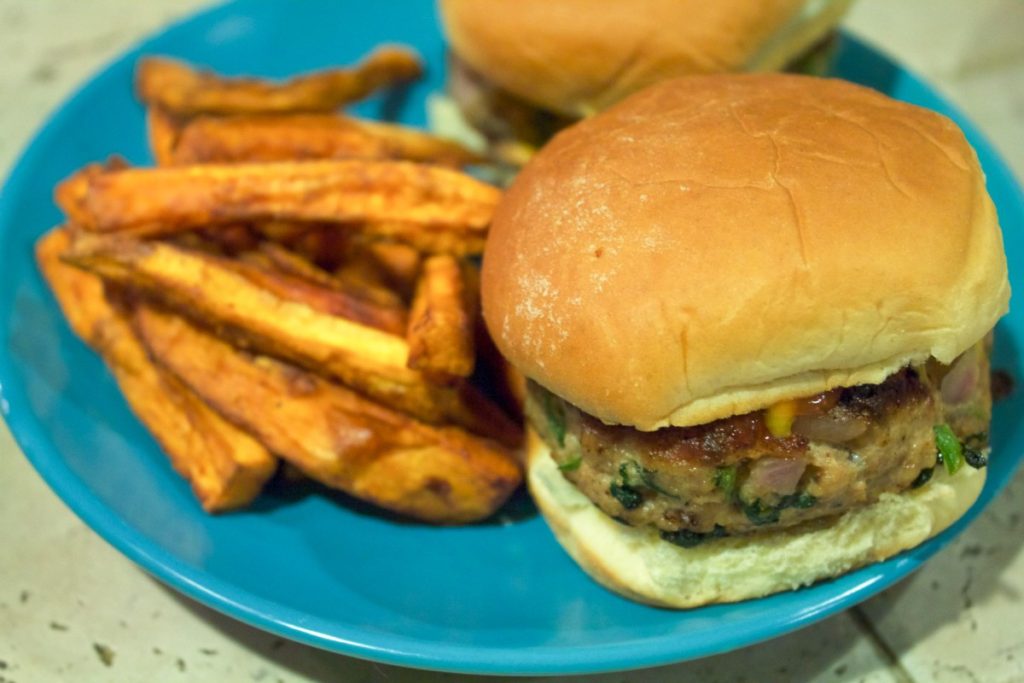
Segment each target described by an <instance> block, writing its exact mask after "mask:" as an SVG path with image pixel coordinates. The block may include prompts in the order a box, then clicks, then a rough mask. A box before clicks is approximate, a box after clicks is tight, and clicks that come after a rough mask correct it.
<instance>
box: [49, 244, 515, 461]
mask: <svg viewBox="0 0 1024 683" xmlns="http://www.w3.org/2000/svg"><path fill="white" fill-rule="evenodd" d="M65 258H66V259H68V260H70V261H71V262H72V263H74V264H75V265H78V266H80V267H83V268H86V269H88V270H91V271H93V272H95V273H97V274H98V275H100V276H101V277H103V278H104V279H105V280H110V281H112V282H115V283H119V284H122V285H126V286H128V287H131V288H133V289H139V290H142V291H143V292H145V293H146V294H147V295H149V296H151V297H154V298H158V299H160V300H162V301H164V302H165V303H166V304H167V305H169V306H171V307H172V308H175V309H177V310H179V311H182V312H183V313H185V314H187V315H189V316H191V317H192V318H194V319H196V320H197V321H199V322H201V323H202V324H205V325H206V326H210V327H215V328H216V329H217V330H218V332H219V333H223V334H225V335H230V336H231V338H232V339H233V340H234V341H235V342H236V343H239V344H244V345H246V346H248V347H249V348H252V349H254V350H256V351H259V352H262V353H266V354H268V355H271V356H277V357H280V358H283V359H286V360H290V361H292V362H295V363H298V364H300V365H303V366H305V367H308V368H310V369H311V370H313V371H314V372H323V373H326V374H329V375H332V376H334V377H336V378H337V379H339V380H341V381H342V382H344V383H345V384H347V385H348V386H350V387H352V388H353V389H355V390H357V391H360V392H362V393H364V394H366V395H367V396H369V397H371V398H373V399H375V400H378V401H381V402H382V403H384V404H386V405H388V406H391V407H394V408H397V409H399V410H402V411H404V412H406V413H408V414H410V415H413V416H414V417H417V418H419V419H421V420H424V421H426V422H430V423H435V424H436V423H441V422H445V421H451V422H454V423H456V424H459V425H462V426H465V427H467V428H469V429H470V430H472V431H474V432H476V433H478V434H483V435H487V436H494V437H495V438H497V439H499V440H501V441H503V442H504V443H515V442H516V441H518V439H519V428H518V427H517V426H516V425H515V424H514V423H512V422H511V421H510V420H509V419H508V417H507V416H505V415H504V413H502V412H501V410H500V409H498V408H497V407H496V406H495V405H494V404H493V403H491V402H490V401H488V400H486V399H485V398H484V397H483V396H482V395H480V394H479V392H477V391H475V390H474V389H473V388H472V387H471V386H470V385H469V384H468V383H466V382H456V383H453V384H451V385H448V386H439V385H435V384H433V383H431V382H430V381H429V380H428V378H426V377H425V376H424V375H423V373H420V372H418V371H416V370H411V369H409V368H408V367H406V362H407V360H408V356H409V347H408V344H407V343H406V341H405V339H404V338H402V337H401V336H398V335H393V334H389V333H386V332H382V331H380V330H376V329H373V328H371V327H367V326H365V325H361V324H359V323H357V322H353V321H351V320H346V319H345V318H341V317H338V316H333V315H327V314H324V313H321V312H319V311H317V310H315V309H313V308H311V307H309V306H308V305H306V304H303V303H298V302H294V301H288V300H286V299H284V298H282V297H280V296H278V295H276V294H275V293H274V292H272V291H270V290H268V289H266V288H264V287H260V286H258V285H257V284H255V283H253V282H251V281H249V280H247V279H246V278H245V277H243V276H241V275H239V274H238V273H236V272H234V271H232V270H231V269H229V268H224V267H222V266H220V265H218V263H217V261H216V260H215V259H211V258H208V257H206V256H204V255H202V254H197V253H192V252H188V251H186V250H182V249H180V248H177V247H175V246H173V245H170V244H167V243H164V242H138V241H135V240H129V239H119V238H117V237H110V236H100V235H95V234H88V233H82V234H79V235H77V236H76V239H75V241H74V242H73V243H72V246H71V249H70V250H69V251H68V253H67V254H66V256H65Z"/></svg>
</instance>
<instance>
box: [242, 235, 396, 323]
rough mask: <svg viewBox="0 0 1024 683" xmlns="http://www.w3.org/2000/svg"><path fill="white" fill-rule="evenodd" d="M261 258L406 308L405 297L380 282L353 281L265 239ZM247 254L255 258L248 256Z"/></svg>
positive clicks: (386, 304)
mask: <svg viewBox="0 0 1024 683" xmlns="http://www.w3.org/2000/svg"><path fill="white" fill-rule="evenodd" d="M257 253H258V254H259V257H260V258H261V259H263V262H264V263H266V264H267V265H268V267H272V268H275V269H277V270H278V271H280V272H282V273H285V274H287V275H291V276H293V277H297V278H300V279H303V280H306V281H307V282H311V283H313V284H317V285H320V286H321V287H327V288H329V289H334V290H338V291H342V292H348V293H349V294H351V295H352V296H354V297H356V298H358V299H362V300H363V301H368V302H370V303H373V304H377V305H378V306H382V307H385V308H402V309H404V304H403V302H402V298H401V297H400V296H399V295H398V294H397V293H396V292H393V291H391V290H390V289H388V288H386V287H384V286H382V285H381V284H380V283H379V281H376V280H369V281H350V280H346V279H344V278H341V277H338V276H336V275H335V274H334V273H329V272H327V271H325V270H323V269H321V268H319V267H318V266H316V265H314V264H313V263H311V262H310V261H308V260H306V259H305V258H304V257H302V256H301V255H299V254H297V253H295V252H293V251H289V250H288V249H285V248H284V247H282V246H281V245H279V244H276V243H274V242H263V243H262V244H260V245H259V248H258V252H257ZM246 257H250V258H251V257H252V256H251V255H246Z"/></svg>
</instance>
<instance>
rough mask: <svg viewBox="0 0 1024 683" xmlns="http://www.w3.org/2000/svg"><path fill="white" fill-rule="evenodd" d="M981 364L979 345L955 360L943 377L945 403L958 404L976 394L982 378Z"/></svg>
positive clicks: (942, 388)
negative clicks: (979, 360) (979, 361)
mask: <svg viewBox="0 0 1024 683" xmlns="http://www.w3.org/2000/svg"><path fill="white" fill-rule="evenodd" d="M979 365H980V363H978V352H977V347H972V348H970V349H968V350H967V351H964V352H963V353H961V354H960V357H959V358H957V359H956V360H955V361H953V367H951V368H950V369H949V372H947V373H946V376H945V377H943V378H942V384H941V385H940V390H941V391H942V402H943V403H947V404H949V405H957V404H958V403H963V402H965V401H967V400H969V399H970V398H971V397H972V396H973V395H974V394H975V392H976V391H977V389H978V380H979V379H980V368H979V367H978V366H979Z"/></svg>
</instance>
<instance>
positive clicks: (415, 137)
mask: <svg viewBox="0 0 1024 683" xmlns="http://www.w3.org/2000/svg"><path fill="white" fill-rule="evenodd" d="M359 125H360V126H361V127H362V128H363V130H366V131H368V132H369V133H371V134H373V135H374V136H376V137H377V138H379V139H380V140H383V141H384V142H385V143H386V144H387V147H388V149H389V150H390V152H391V156H393V157H395V158H396V159H408V160H410V161H425V162H429V163H434V164H444V165H449V166H466V165H469V164H479V163H483V162H484V161H485V160H484V158H483V157H482V156H480V155H479V154H477V153H476V152H474V151H472V150H470V149H468V148H466V147H464V146H463V145H461V144H459V143H458V142H455V141H453V140H448V139H446V138H442V137H438V136H436V135H431V134H430V133H425V132H423V131H421V130H417V129H415V128H410V127H408V126H399V125H395V124H393V123H382V122H379V121H366V120H363V119H360V120H359Z"/></svg>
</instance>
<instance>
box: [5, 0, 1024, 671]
mask: <svg viewBox="0 0 1024 683" xmlns="http://www.w3.org/2000/svg"><path fill="white" fill-rule="evenodd" d="M247 4H248V3H247V1H246V0H233V1H228V2H222V3H218V4H215V5H213V6H210V7H206V8H202V9H200V10H198V11H194V12H191V13H188V14H186V15H184V16H183V17H181V18H179V19H177V20H176V21H174V22H171V23H170V24H167V25H165V26H163V27H159V28H157V29H155V30H154V31H152V32H150V33H148V34H147V35H146V36H144V37H143V38H141V39H140V40H138V41H136V42H135V43H133V44H132V45H131V46H130V47H128V48H127V49H125V50H123V51H121V52H119V53H118V54H117V55H116V56H114V57H113V58H112V59H110V60H108V61H106V62H105V63H103V64H102V65H101V66H100V67H99V68H98V69H96V70H95V71H93V72H92V73H91V74H90V75H89V76H88V77H87V78H86V79H84V80H83V81H82V83H80V84H79V85H78V87H77V88H76V89H75V90H73V91H72V93H71V94H70V95H69V96H67V97H66V98H64V99H62V100H61V101H60V102H59V103H58V104H57V105H56V107H55V108H54V109H53V110H52V111H51V112H50V113H49V114H48V115H47V116H46V117H45V118H44V119H43V121H42V123H41V124H40V125H39V126H38V127H37V128H36V130H35V131H34V132H33V133H32V135H31V137H30V138H29V141H28V142H27V143H26V144H25V145H24V146H23V147H22V149H21V151H20V153H19V154H18V155H17V157H16V158H15V161H14V162H13V163H12V165H11V167H10V170H9V172H8V174H7V177H6V179H5V180H4V183H3V185H2V186H0V188H2V191H0V229H3V230H6V229H7V226H9V224H10V223H11V218H12V216H11V214H12V213H13V211H14V208H13V207H14V204H15V203H16V198H17V197H20V196H21V195H22V194H23V193H24V191H25V190H24V187H26V186H28V185H30V184H31V178H30V177H29V176H28V173H27V169H28V168H29V167H30V166H33V165H35V164H36V163H37V159H38V157H39V156H40V153H41V151H42V150H43V149H44V148H45V147H46V146H48V144H50V143H51V140H53V139H54V137H55V136H56V135H57V133H58V131H59V130H61V129H64V128H66V124H67V120H68V119H69V118H70V116H71V115H72V113H73V112H74V111H75V110H76V109H77V108H78V107H80V106H81V104H82V103H84V102H86V101H88V100H89V98H90V96H91V93H92V92H93V91H94V90H95V89H97V88H98V87H100V84H102V83H104V82H106V81H108V80H109V79H112V78H116V77H117V76H118V73H117V72H118V71H120V70H121V69H122V68H124V67H125V66H126V65H127V66H128V67H129V70H130V66H131V63H133V62H134V60H135V59H137V57H138V56H139V55H141V54H144V53H145V52H147V48H149V47H150V46H151V45H153V44H154V43H155V42H157V41H159V40H162V39H164V38H165V37H166V36H168V34H173V33H177V32H189V31H191V30H194V29H195V25H197V24H202V23H204V22H212V21H215V20H217V18H218V17H220V16H222V15H227V14H228V13H231V12H236V11H242V12H244V8H245V6H246V5H247ZM842 38H843V40H844V41H846V42H849V43H850V44H851V47H852V48H854V49H859V50H863V51H866V52H869V53H872V54H873V55H876V56H879V57H881V58H882V59H884V60H886V61H887V62H889V63H891V64H892V65H894V66H896V67H897V68H898V69H899V71H900V73H901V78H904V79H906V80H908V81H910V82H912V83H913V85H914V86H915V87H918V88H922V89H923V90H925V91H926V92H928V93H929V95H930V96H932V97H934V98H935V99H936V100H938V101H939V102H941V103H942V105H943V107H945V113H947V115H949V116H950V117H951V118H953V119H954V120H955V121H956V122H957V124H958V125H959V126H960V127H961V128H962V129H964V131H965V133H969V137H970V138H971V139H972V141H973V142H974V143H975V146H976V147H978V148H983V149H984V152H985V154H986V156H988V157H989V158H990V159H992V161H993V162H994V164H995V165H996V166H997V167H998V170H999V172H1000V173H1001V174H1002V175H1004V176H1005V177H1006V179H1008V180H1009V181H1010V183H1009V185H1010V187H1011V188H1012V190H1013V191H1014V193H1015V196H1014V203H1015V204H1016V205H1017V208H1018V209H1019V210H1020V211H1024V190H1022V188H1021V186H1020V184H1019V182H1018V181H1017V179H1016V176H1015V174H1014V173H1013V170H1012V168H1010V167H1009V166H1008V165H1007V164H1006V162H1005V161H1004V160H1003V158H1002V156H1001V154H1000V153H999V152H998V150H997V149H996V148H995V147H994V146H993V145H992V144H991V142H989V140H988V138H987V137H986V136H985V135H983V134H982V133H981V132H980V130H979V129H978V128H977V127H976V126H975V125H974V124H973V122H972V121H971V120H970V119H968V118H967V117H966V116H965V115H964V114H963V112H962V111H961V110H960V109H959V108H958V107H957V106H955V105H954V104H953V103H951V102H950V101H949V100H948V99H947V98H946V97H945V95H944V94H943V93H942V92H940V91H939V90H937V89H936V88H934V87H933V86H931V85H930V84H929V83H928V82H927V81H925V80H924V79H922V78H920V77H919V76H918V75H917V74H916V73H915V72H913V71H911V70H910V69H907V68H906V67H905V66H903V65H902V64H901V63H900V62H898V61H896V60H895V59H893V58H892V57H890V56H889V55H888V54H887V53H886V52H885V51H884V50H880V49H879V48H877V47H876V46H875V45H873V44H871V43H870V42H869V41H865V40H863V39H861V38H860V37H857V36H852V35H850V34H849V33H847V32H845V31H844V32H842ZM150 51H151V50H150ZM6 244H7V242H6V240H5V241H2V242H0V262H2V261H3V259H5V258H6V257H7V255H6V254H5V253H4V251H5V249H3V246H4V245H6ZM0 337H2V338H3V339H4V340H5V341H6V340H8V339H9V329H8V327H7V326H6V325H3V326H0ZM76 342H77V340H76ZM11 365H12V359H11V357H10V356H9V354H7V353H3V354H0V414H2V415H3V417H4V419H5V421H6V423H7V426H8V429H9V430H10V433H11V435H12V437H13V439H14V441H15V443H16V444H17V446H18V448H19V449H20V450H21V451H22V453H23V454H24V455H25V457H26V458H27V460H28V461H29V462H30V463H31V464H32V466H33V468H34V469H35V470H36V471H37V472H38V473H39V475H40V476H41V477H42V479H43V480H44V481H45V482H46V484H47V486H48V487H49V488H50V490H51V491H52V492H53V493H54V494H55V495H56V496H57V498H58V499H59V500H60V501H61V502H62V504H63V505H65V506H66V507H67V508H68V509H70V510H71V511H72V512H73V513H74V514H75V515H76V516H77V517H78V518H79V519H81V520H82V521H83V522H84V523H85V524H86V525H87V526H89V527H90V528H91V529H92V530H93V531H95V532H96V533H97V535H98V536H99V537H100V538H102V539H103V540H104V542H106V543H107V544H108V545H110V546H111V547H113V548H114V549H115V550H117V551H118V552H119V553H121V554H122V555H124V556H125V557H127V558H128V559H130V560H131V561H132V562H134V563H135V564H136V565H137V566H139V567H140V568H141V569H143V570H144V571H146V572H147V573H149V574H150V575H152V576H154V577H156V578H157V579H158V580H160V581H161V582H162V583H164V584H165V585H167V586H169V587H170V588H173V589H174V590H176V591H178V592H180V593H182V594H184V595H186V596H187V597H189V598H191V599H193V600H196V601H197V602H200V603H202V604H204V605H206V606H208V607H210V608H212V609H214V610H216V611H218V612H220V613H223V614H225V615H227V616H229V617H231V618H234V619H237V620H239V621H242V622H244V623H246V624H248V625H250V626H253V627H255V628H259V629H261V630H264V631H268V632H271V633H274V634H276V635H279V636H282V637H285V638H288V639H291V640H295V641H298V642H301V643H303V644H305V645H309V646H313V647H317V648H321V649H325V650H328V651H333V652H337V653H339V654H343V655H347V656H353V657H358V658H362V659H368V660H372V661H377V662H382V663H387V664H394V665H399V666H408V667H414V668H419V669H428V670H435V671H446V672H453V673H475V674H481V673H485V674H506V675H507V674H512V675H567V674H583V673H600V672H613V671H623V670H630V669H636V668H645V667H652V666H659V665H665V664H670V663H675V662H681V661H685V660H690V659H697V658H701V657H705V656H711V655H714V654H719V653H722V652H727V651H730V650H733V649H736V648H739V647H746V646H750V645H753V644H756V643H759V642H763V641H765V640H768V639H771V638H775V637H778V636H781V635H784V634H787V633H791V632H794V631H796V630H799V629H801V628H804V627H806V626H809V625H811V624H813V623H816V622H817V621H820V620H822V619H824V618H826V617H828V616H831V615H832V614H835V613H837V612H839V611H841V610H844V609H847V608H849V607H851V606H853V605H855V604H857V603H859V602H861V601H863V600H866V599H868V598H870V597H872V596H873V595H875V594H877V593H878V592H880V591H881V590H883V589H884V588H886V587H888V586H890V585H892V584H894V583H896V582H897V581H900V580H902V579H903V578H905V577H906V576H908V575H909V574H910V573H912V572H914V571H916V570H917V569H918V568H919V567H920V566H921V565H922V564H923V563H924V561H925V560H926V559H928V558H929V557H931V556H932V555H934V554H935V553H936V552H938V551H939V550H941V549H942V548H943V547H945V546H946V545H947V544H948V543H949V542H950V541H951V540H952V539H953V538H954V537H955V536H957V535H958V534H959V533H960V532H961V531H962V530H963V529H964V528H965V527H966V526H967V525H969V524H970V523H971V522H972V521H973V520H974V519H975V518H976V517H977V516H978V514H980V511H981V510H980V509H979V507H978V506H977V505H975V506H972V508H971V510H969V511H968V512H967V513H966V514H965V515H964V516H963V517H962V518H960V519H959V520H958V521H957V522H956V523H955V524H954V525H952V526H951V527H950V528H949V529H947V530H946V531H944V532H943V533H941V534H939V535H938V536H936V537H935V538H933V539H931V541H929V542H928V546H927V547H926V548H925V549H924V551H923V552H913V551H911V552H907V553H902V554H900V555H898V556H896V557H894V558H892V559H890V560H887V561H885V562H883V563H878V564H876V565H873V566H874V567H877V568H879V569H883V570H885V573H884V575H878V574H876V575H874V577H873V578H872V579H871V580H868V581H864V582H861V583H860V584H858V585H856V586H855V587H853V588H851V590H848V591H846V592H845V593H843V594H840V595H839V596H837V597H836V598H834V599H832V600H829V601H825V602H823V603H821V604H818V605H816V606H815V608H814V609H807V610H804V611H803V612H801V613H799V614H795V615H791V616H790V618H789V619H787V620H785V622H784V623H783V625H782V627H781V629H780V628H777V624H776V625H775V626H773V628H771V629H767V628H764V627H755V628H747V629H745V630H744V631H743V632H741V633H739V634H736V633H732V634H730V635H729V636H728V637H722V638H719V639H718V640H717V641H716V643H717V644H716V645H715V646H712V647H705V648H703V649H701V650H700V651H697V652H694V651H688V650H687V649H686V648H684V647H680V646H679V645H678V644H677V645H676V646H675V647H672V645H673V642H672V641H673V640H675V639H676V638H677V637H676V636H672V635H671V634H670V635H666V636H661V637H645V638H641V639H639V642H634V641H623V642H621V643H618V644H614V645H605V646H602V647H601V648H600V652H599V653H597V656H596V657H595V652H594V650H593V649H592V647H590V646H585V645H558V646H554V647H530V648H515V649H513V650H511V651H510V650H508V649H499V648H493V647H481V646H472V645H466V646H459V645H452V644H451V643H436V642H434V643H429V647H424V646H425V645H427V644H426V643H425V641H424V640H423V639H422V638H410V637H406V636H403V635H400V634H395V633H387V634H383V635H378V636H377V638H376V639H371V640H370V641H367V640H366V639H362V640H360V639H359V638H358V637H357V636H358V635H359V632H360V629H358V628H354V627H352V626H350V625H344V624H340V623H338V622H330V624H331V625H332V627H333V628H332V629H331V630H333V633H327V632H325V629H323V628H319V629H317V628H312V627H307V626H303V624H302V622H303V621H304V620H305V621H307V622H309V620H308V619H305V618H304V615H303V613H302V612H300V611H298V610H296V609H294V608H292V607H289V606H287V605H285V604H281V603H278V602H274V601H270V600H267V599H265V598H262V597H259V596H257V595H255V594H253V593H251V592H249V591H248V590H245V589H241V588H237V587H235V586H234V584H232V583H230V582H227V581H224V580H223V579H221V578H219V577H217V576H214V575H212V574H210V573H208V572H205V571H202V570H199V569H194V568H190V567H188V566H187V565H186V564H185V563H184V562H183V561H181V560H180V559H178V558H177V556H176V555H175V554H174V553H172V552H170V551H167V550H164V549H162V548H160V547H158V546H156V544H155V543H154V542H153V541H151V540H149V538H148V537H147V536H146V535H145V534H144V533H142V532H141V531H138V530H136V529H134V528H132V527H131V526H130V525H129V524H128V523H127V522H126V521H125V520H124V519H123V518H122V517H121V516H119V515H118V514H117V513H115V512H114V511H113V510H111V509H110V508H109V507H107V506H106V505H105V504H104V503H103V502H102V501H101V500H100V499H99V498H98V497H96V496H95V495H94V494H92V493H91V491H90V489H89V488H88V487H87V486H86V485H85V484H84V482H82V481H81V480H80V479H79V478H78V477H77V475H75V474H74V472H73V471H71V470H70V468H68V467H67V466H66V463H65V461H64V460H63V458H62V457H61V456H60V454H59V453H58V452H57V449H56V447H55V446H54V445H53V443H52V441H51V440H50V437H49V434H48V432H47V430H46V429H45V427H44V425H43V424H42V421H41V420H40V418H39V417H38V416H37V415H36V414H35V413H34V412H33V410H32V408H31V406H30V405H29V401H28V400H27V397H26V396H25V393H26V392H25V390H24V386H21V385H20V383H19V382H18V381H17V377H16V376H15V375H14V373H13V372H12V371H11V367H10V366H11ZM1020 463H1021V459H1020V458H1018V460H1017V461H1016V463H1014V464H1013V465H1012V466H1011V471H1010V475H1012V472H1013V471H1014V470H1016V469H1017V468H1018V467H1019V466H1020ZM1010 478H1011V477H1010V476H1008V477H1007V479H1006V480H1004V481H1002V482H994V483H993V486H994V488H993V490H992V493H991V497H993V498H994V497H995V496H996V495H998V493H999V492H1000V491H1001V490H1002V488H1003V487H1004V486H1005V485H1006V484H1007V483H1008V481H1009V479H1010ZM983 495H984V494H983ZM920 549H921V546H919V547H918V550H920ZM858 571H863V570H858ZM856 574H857V572H854V573H852V574H848V575H847V576H855V575H856ZM804 590H814V588H813V587H812V588H809V589H804ZM651 609H656V608H651ZM321 621H323V620H322V619H320V618H317V619H315V620H314V621H313V622H311V623H314V624H319V623H320V622H321ZM371 641H376V642H371ZM417 646H418V647H417ZM638 650H639V651H638Z"/></svg>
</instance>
